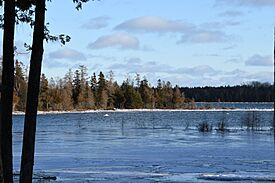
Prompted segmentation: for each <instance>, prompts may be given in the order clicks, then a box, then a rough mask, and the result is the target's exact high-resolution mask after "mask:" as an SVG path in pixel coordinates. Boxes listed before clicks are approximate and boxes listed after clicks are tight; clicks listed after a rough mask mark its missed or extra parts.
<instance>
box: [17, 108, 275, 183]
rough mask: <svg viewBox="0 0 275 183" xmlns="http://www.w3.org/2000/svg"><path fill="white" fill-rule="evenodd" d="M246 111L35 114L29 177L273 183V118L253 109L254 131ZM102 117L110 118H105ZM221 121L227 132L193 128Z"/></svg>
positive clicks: (73, 181) (65, 182)
mask: <svg viewBox="0 0 275 183" xmlns="http://www.w3.org/2000/svg"><path fill="white" fill-rule="evenodd" d="M250 112H251V111H229V112H226V113H225V112H223V111H208V112H202V111H170V112H168V111H154V112H152V111H139V112H138V111H136V112H121V113H120V112H106V111H104V112H93V113H81V114H79V113H65V114H46V115H39V116H38V127H37V137H36V155H35V173H36V174H39V175H45V176H55V177H57V180H55V181H53V182H57V183H83V182H118V183H119V182H202V183H209V182H223V181H225V180H227V181H233V182H244V183H249V182H264V181H267V182H268V181H274V175H275V147H274V139H273V131H271V124H272V119H273V112H271V111H267V110H261V111H257V112H256V114H255V116H257V120H258V122H257V125H258V126H257V128H255V129H253V130H252V129H248V128H247V127H245V126H244V124H243V121H244V120H245V119H246V118H247V115H248V114H251V113H250ZM106 113H108V114H109V116H108V117H104V114H106ZM227 113H228V114H227ZM23 120H24V118H23V116H22V115H16V116H14V125H13V128H14V129H13V132H14V156H15V158H14V166H15V170H16V171H18V170H19V167H20V155H21V147H22V129H23ZM221 120H224V121H226V123H227V125H228V128H229V131H226V132H219V131H217V130H213V131H212V132H209V133H201V132H199V131H198V130H197V125H198V123H200V122H202V121H207V122H209V123H210V124H212V125H213V128H214V129H215V128H216V125H217V123H218V122H219V121H221ZM16 180H17V181H18V178H16ZM15 182H16V181H15ZM34 182H43V181H42V180H34ZM44 182H45V181H44Z"/></svg>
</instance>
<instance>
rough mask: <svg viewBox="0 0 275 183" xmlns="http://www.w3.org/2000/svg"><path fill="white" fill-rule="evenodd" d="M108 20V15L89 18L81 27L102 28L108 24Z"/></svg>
mask: <svg viewBox="0 0 275 183" xmlns="http://www.w3.org/2000/svg"><path fill="white" fill-rule="evenodd" d="M109 20H110V17H106V16H101V17H96V18H91V19H90V20H89V21H88V22H87V23H85V24H83V25H82V26H81V27H82V28H84V29H102V28H104V27H107V26H108V21H109Z"/></svg>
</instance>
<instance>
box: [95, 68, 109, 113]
mask: <svg viewBox="0 0 275 183" xmlns="http://www.w3.org/2000/svg"><path fill="white" fill-rule="evenodd" d="M97 86H98V89H97V96H96V103H97V106H98V107H99V108H101V109H106V108H107V103H108V94H107V89H106V86H107V85H106V80H105V76H104V74H103V73H102V72H100V73H99V75H98V82H97Z"/></svg>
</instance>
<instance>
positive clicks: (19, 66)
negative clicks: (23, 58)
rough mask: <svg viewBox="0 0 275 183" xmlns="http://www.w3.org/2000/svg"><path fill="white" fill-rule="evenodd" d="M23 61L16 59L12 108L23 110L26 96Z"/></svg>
mask: <svg viewBox="0 0 275 183" xmlns="http://www.w3.org/2000/svg"><path fill="white" fill-rule="evenodd" d="M23 67H24V65H23V63H22V62H19V61H18V60H16V62H15V74H14V97H13V98H14V110H16V111H24V110H25V107H26V97H27V81H26V78H25V73H24V71H23Z"/></svg>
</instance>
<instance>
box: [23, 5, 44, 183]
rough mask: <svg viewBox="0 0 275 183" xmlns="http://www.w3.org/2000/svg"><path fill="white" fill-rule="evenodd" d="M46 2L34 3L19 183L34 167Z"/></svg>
mask: <svg viewBox="0 0 275 183" xmlns="http://www.w3.org/2000/svg"><path fill="white" fill-rule="evenodd" d="M45 6H46V0H39V1H36V8H35V24H34V32H33V44H32V53H31V60H30V72H29V82H28V94H27V105H26V114H25V124H24V137H23V150H22V159H21V170H20V183H31V182H32V175H33V165H34V152H35V132H36V117H37V106H38V96H39V85H40V75H41V66H42V59H43V52H44V49H43V40H44V25H45V10H46V7H45Z"/></svg>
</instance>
